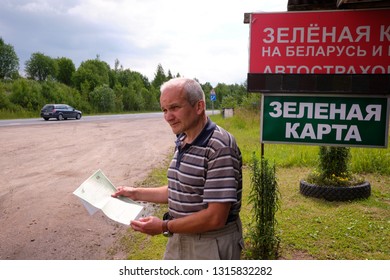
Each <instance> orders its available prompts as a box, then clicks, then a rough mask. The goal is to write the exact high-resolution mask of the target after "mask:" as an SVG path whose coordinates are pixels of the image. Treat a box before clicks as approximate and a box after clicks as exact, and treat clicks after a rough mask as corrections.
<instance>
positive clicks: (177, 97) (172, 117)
mask: <svg viewBox="0 0 390 280" xmlns="http://www.w3.org/2000/svg"><path fill="white" fill-rule="evenodd" d="M160 104H161V109H162V111H163V112H164V118H165V120H166V121H167V122H168V123H169V125H170V126H171V128H172V132H173V133H174V134H180V133H186V134H188V132H190V131H191V130H192V129H193V128H194V126H195V125H196V123H197V120H198V119H199V115H198V113H197V108H198V105H197V104H198V103H196V104H195V105H194V106H191V104H190V103H189V102H188V101H187V99H186V98H185V96H184V93H183V92H182V91H181V90H180V88H179V87H169V88H166V89H165V91H164V92H163V93H162V94H161V97H160Z"/></svg>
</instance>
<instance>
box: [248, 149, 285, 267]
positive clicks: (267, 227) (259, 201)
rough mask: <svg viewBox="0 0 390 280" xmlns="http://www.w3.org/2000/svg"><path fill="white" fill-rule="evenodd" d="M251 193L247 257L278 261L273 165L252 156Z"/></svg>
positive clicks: (277, 204)
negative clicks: (250, 218) (251, 211)
mask: <svg viewBox="0 0 390 280" xmlns="http://www.w3.org/2000/svg"><path fill="white" fill-rule="evenodd" d="M251 186H252V188H251V192H250V194H249V203H250V204H252V210H253V218H252V221H251V222H250V225H249V230H248V236H249V242H248V243H249V244H247V247H248V249H247V257H248V258H249V259H262V260H270V259H277V257H278V248H279V243H280V240H279V238H278V237H277V236H276V234H275V225H276V219H275V213H276V211H277V210H278V208H279V192H278V184H277V181H276V176H275V166H270V165H269V164H268V161H267V160H266V159H264V158H262V159H261V161H260V162H259V159H258V158H257V157H256V155H255V154H254V153H253V156H252V176H251Z"/></svg>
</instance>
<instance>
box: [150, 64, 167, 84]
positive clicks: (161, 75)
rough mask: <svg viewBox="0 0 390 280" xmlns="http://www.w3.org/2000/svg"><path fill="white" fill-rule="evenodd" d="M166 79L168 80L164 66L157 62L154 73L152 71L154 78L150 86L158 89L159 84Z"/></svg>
mask: <svg viewBox="0 0 390 280" xmlns="http://www.w3.org/2000/svg"><path fill="white" fill-rule="evenodd" d="M167 80H168V78H167V76H166V75H165V71H164V68H163V67H162V65H161V64H159V65H158V66H157V69H156V73H154V79H153V82H152V86H153V87H154V88H157V89H160V86H161V85H162V84H163V83H164V82H165V81H167Z"/></svg>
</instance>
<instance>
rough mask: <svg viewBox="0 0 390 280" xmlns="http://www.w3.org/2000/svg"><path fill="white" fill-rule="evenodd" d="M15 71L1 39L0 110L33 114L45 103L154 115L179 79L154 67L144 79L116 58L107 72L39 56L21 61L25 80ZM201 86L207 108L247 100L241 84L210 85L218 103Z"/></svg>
mask: <svg viewBox="0 0 390 280" xmlns="http://www.w3.org/2000/svg"><path fill="white" fill-rule="evenodd" d="M19 69H20V65H19V58H18V56H17V54H16V52H15V50H14V47H13V46H12V45H10V44H6V43H5V42H4V40H3V39H2V38H1V37H0V112H1V111H2V112H5V111H8V112H16V113H17V112H21V111H30V112H38V111H39V110H40V109H41V108H42V106H43V105H44V104H48V103H66V104H69V105H71V106H73V107H75V108H77V109H79V110H82V111H83V112H84V113H120V112H133V111H157V110H160V106H159V98H160V90H159V89H160V86H161V84H162V83H164V82H165V81H167V80H169V79H171V78H173V77H180V74H179V73H177V74H176V75H175V76H173V75H172V73H171V71H170V70H168V71H167V72H166V71H165V70H164V68H163V67H162V65H161V64H158V65H157V68H156V72H155V73H154V78H153V80H152V81H149V79H148V78H147V77H146V76H145V75H142V74H141V73H139V72H137V71H132V70H130V69H124V68H123V66H122V65H120V62H119V60H118V59H117V60H116V61H115V66H114V68H113V69H111V67H110V65H109V64H108V63H107V62H104V61H102V60H100V57H99V56H96V58H95V59H89V60H85V61H83V62H81V64H80V66H79V67H78V68H77V69H76V67H75V64H74V63H73V61H72V60H71V59H70V58H66V57H58V58H52V57H50V56H47V55H45V54H44V53H41V52H36V53H33V54H31V56H30V59H29V60H27V61H26V62H25V65H24V72H25V75H26V77H22V76H21V75H20V74H19ZM200 84H201V86H202V88H203V90H204V92H205V94H206V101H207V107H208V108H211V107H214V108H234V107H236V106H239V105H240V104H241V103H242V102H243V100H244V99H246V98H248V94H247V92H246V86H245V85H244V84H241V85H238V84H234V85H227V84H224V83H218V85H217V86H216V87H214V91H215V92H216V96H217V99H216V100H215V101H213V104H211V100H210V92H211V90H212V89H213V87H212V85H211V84H210V83H209V82H206V83H200ZM246 102H248V101H247V100H246Z"/></svg>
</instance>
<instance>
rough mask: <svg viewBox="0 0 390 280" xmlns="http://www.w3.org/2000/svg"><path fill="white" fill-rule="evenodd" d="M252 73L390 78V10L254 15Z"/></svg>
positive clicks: (251, 41) (250, 68)
mask: <svg viewBox="0 0 390 280" xmlns="http://www.w3.org/2000/svg"><path fill="white" fill-rule="evenodd" d="M249 48H250V54H249V73H252V74H382V75H383V74H390V9H379V10H349V11H333V10H332V11H307V12H282V13H252V14H251V21H250V47H249Z"/></svg>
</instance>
